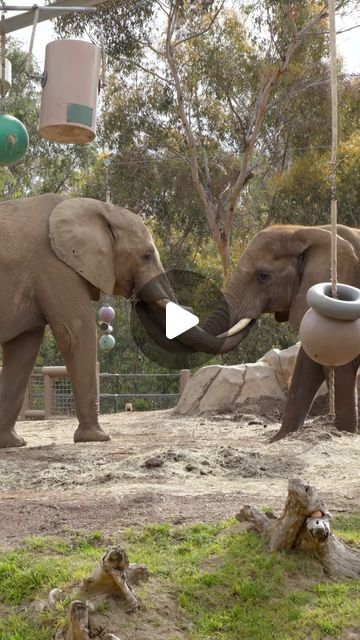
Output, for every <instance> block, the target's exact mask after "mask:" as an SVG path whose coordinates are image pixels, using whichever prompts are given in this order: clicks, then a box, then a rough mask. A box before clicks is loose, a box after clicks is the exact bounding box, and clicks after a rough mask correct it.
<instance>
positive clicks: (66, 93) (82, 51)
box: [39, 40, 101, 144]
mask: <svg viewBox="0 0 360 640" xmlns="http://www.w3.org/2000/svg"><path fill="white" fill-rule="evenodd" d="M100 61H101V50H100V48H99V47H97V46H96V45H94V44H92V43H90V42H84V41H83V40H54V41H53V42H50V43H49V44H48V45H47V47H46V50H45V69H44V82H43V91H42V96H41V108H40V124H39V133H40V135H41V136H42V137H43V138H47V139H48V140H51V141H52V142H62V143H68V144H83V143H85V142H91V141H92V140H94V138H95V135H96V105H97V95H98V88H99V75H100Z"/></svg>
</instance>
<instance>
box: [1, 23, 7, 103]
mask: <svg viewBox="0 0 360 640" xmlns="http://www.w3.org/2000/svg"><path fill="white" fill-rule="evenodd" d="M0 47H1V111H5V96H6V91H5V55H6V54H5V15H4V13H2V15H1V25H0Z"/></svg>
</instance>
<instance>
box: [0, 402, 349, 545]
mask: <svg viewBox="0 0 360 640" xmlns="http://www.w3.org/2000/svg"><path fill="white" fill-rule="evenodd" d="M102 425H103V427H104V428H105V429H106V430H107V431H108V432H109V433H110V434H111V438H112V439H111V441H110V442H108V443H89V444H76V445H75V444H74V443H73V442H72V434H73V432H74V429H75V428H76V421H75V419H66V420H52V421H39V422H30V421H28V422H20V423H18V432H19V434H21V435H22V436H24V437H25V438H26V439H27V442H28V446H27V447H26V448H21V449H8V450H0V522H1V529H2V537H1V546H2V548H6V547H7V548H8V547H11V546H13V545H14V544H16V543H18V542H19V541H21V539H23V538H24V537H26V536H30V535H44V534H53V535H60V536H64V535H65V536H66V534H67V533H69V532H72V531H74V530H82V531H90V530H94V529H96V530H101V531H103V532H104V533H105V534H107V533H109V534H110V533H111V534H112V535H114V533H115V532H120V531H121V530H122V529H124V528H125V527H128V526H139V525H141V524H143V523H148V522H165V521H166V522H172V523H184V522H192V521H211V520H218V519H220V518H224V517H227V516H231V515H234V514H235V513H236V512H237V511H238V510H239V508H240V507H241V506H242V505H243V504H245V503H249V502H251V503H255V504H257V505H258V506H268V507H270V508H272V509H273V510H274V511H275V512H279V510H281V508H282V505H283V503H284V497H285V496H286V486H287V481H288V478H289V477H291V476H297V477H301V478H303V479H305V480H306V481H308V482H310V483H312V484H315V485H316V486H317V488H318V489H320V490H321V493H322V495H323V497H324V499H325V501H326V504H327V507H328V509H329V510H330V511H331V512H333V513H336V512H349V513H354V512H360V491H359V484H360V483H359V479H360V478H359V475H360V437H359V436H357V435H351V434H347V433H344V434H339V433H338V432H335V431H334V430H333V428H332V426H331V424H330V423H329V422H328V421H327V419H326V418H315V419H312V420H309V421H308V422H307V424H306V426H305V427H304V429H303V430H302V431H301V432H299V433H298V434H296V435H294V436H291V437H290V438H286V439H285V440H282V441H281V442H277V443H274V444H268V440H269V437H270V435H271V434H273V433H274V432H275V430H277V429H278V428H279V423H276V422H273V421H271V419H270V418H268V417H264V416H254V415H242V416H240V417H239V416H238V417H236V416H233V415H230V414H228V415H217V416H212V417H211V416H210V417H206V418H204V417H191V418H189V417H180V416H176V415H174V414H173V412H172V411H171V410H169V411H154V412H138V413H136V412H134V413H122V414H115V415H111V416H103V417H102Z"/></svg>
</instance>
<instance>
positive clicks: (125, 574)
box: [83, 546, 149, 613]
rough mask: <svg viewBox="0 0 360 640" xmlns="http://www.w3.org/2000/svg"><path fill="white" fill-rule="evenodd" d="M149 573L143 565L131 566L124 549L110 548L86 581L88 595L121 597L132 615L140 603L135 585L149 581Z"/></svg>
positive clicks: (127, 611) (127, 610)
mask: <svg viewBox="0 0 360 640" xmlns="http://www.w3.org/2000/svg"><path fill="white" fill-rule="evenodd" d="M148 576H149V572H148V570H147V568H146V567H145V566H144V565H142V564H130V563H129V559H128V556H127V553H126V551H125V549H124V548H123V547H120V546H116V547H109V549H108V550H107V552H106V553H105V555H104V557H103V558H102V560H101V562H100V564H99V565H98V566H97V567H96V569H95V570H94V572H93V573H92V575H91V576H90V578H87V579H86V580H85V581H84V585H83V588H84V591H86V592H87V593H90V594H91V593H93V594H98V593H103V594H112V595H118V596H121V597H122V599H123V600H124V603H125V612H126V613H132V612H133V611H135V610H136V609H137V608H138V606H139V603H138V601H137V599H136V596H135V593H134V591H133V585H135V584H138V582H140V581H141V580H147V578H148Z"/></svg>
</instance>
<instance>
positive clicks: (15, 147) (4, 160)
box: [0, 113, 29, 165]
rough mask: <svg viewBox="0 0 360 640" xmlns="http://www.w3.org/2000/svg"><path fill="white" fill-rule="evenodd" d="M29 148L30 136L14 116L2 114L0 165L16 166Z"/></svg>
mask: <svg viewBox="0 0 360 640" xmlns="http://www.w3.org/2000/svg"><path fill="white" fill-rule="evenodd" d="M28 146H29V135H28V132H27V130H26V128H25V127H24V125H23V123H22V122H20V120H18V119H17V118H14V116H10V115H8V114H6V113H1V114H0V165H9V164H15V162H18V161H19V160H21V158H23V157H24V155H25V153H26V152H27V149H28Z"/></svg>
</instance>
